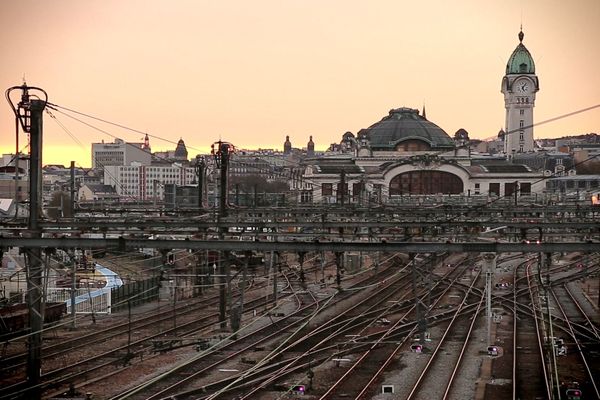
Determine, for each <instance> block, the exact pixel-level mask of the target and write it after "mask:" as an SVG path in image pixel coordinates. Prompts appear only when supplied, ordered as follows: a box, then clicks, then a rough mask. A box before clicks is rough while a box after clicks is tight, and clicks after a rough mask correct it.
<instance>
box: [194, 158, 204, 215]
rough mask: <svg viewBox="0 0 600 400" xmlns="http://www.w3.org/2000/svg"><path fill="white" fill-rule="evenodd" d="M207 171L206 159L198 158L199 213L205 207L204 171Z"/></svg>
mask: <svg viewBox="0 0 600 400" xmlns="http://www.w3.org/2000/svg"><path fill="white" fill-rule="evenodd" d="M205 169H206V163H205V162H204V157H202V156H196V177H197V178H198V211H201V210H202V206H203V205H204V201H203V200H204V197H203V194H204V171H205Z"/></svg>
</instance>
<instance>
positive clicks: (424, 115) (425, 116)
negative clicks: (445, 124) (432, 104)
mask: <svg viewBox="0 0 600 400" xmlns="http://www.w3.org/2000/svg"><path fill="white" fill-rule="evenodd" d="M423 118H425V119H427V113H426V112H425V102H423Z"/></svg>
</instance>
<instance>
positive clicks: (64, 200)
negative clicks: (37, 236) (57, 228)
mask: <svg viewBox="0 0 600 400" xmlns="http://www.w3.org/2000/svg"><path fill="white" fill-rule="evenodd" d="M46 214H47V215H48V218H50V219H59V218H71V217H72V216H73V210H71V195H70V194H69V193H68V192H62V191H57V192H54V193H52V198H51V199H50V202H49V203H48V205H47V206H46Z"/></svg>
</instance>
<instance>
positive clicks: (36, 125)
mask: <svg viewBox="0 0 600 400" xmlns="http://www.w3.org/2000/svg"><path fill="white" fill-rule="evenodd" d="M45 106H46V103H45V102H44V101H41V100H31V130H30V160H29V164H30V165H29V230H30V232H31V236H32V237H35V238H40V237H41V236H42V235H41V231H40V228H39V221H40V218H41V215H42V132H43V128H42V112H43V110H44V108H45ZM26 254H27V259H28V274H27V303H28V307H29V329H30V331H31V334H30V336H29V338H28V354H27V381H28V384H29V387H31V388H32V389H31V391H30V392H29V395H30V396H31V397H30V398H32V399H39V398H41V390H40V388H39V386H38V385H39V383H40V375H41V369H42V352H41V350H42V328H43V315H42V294H43V291H42V262H41V261H42V259H41V256H42V250H41V248H39V247H37V248H29V249H26Z"/></svg>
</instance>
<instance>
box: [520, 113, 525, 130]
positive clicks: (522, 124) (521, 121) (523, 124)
mask: <svg viewBox="0 0 600 400" xmlns="http://www.w3.org/2000/svg"><path fill="white" fill-rule="evenodd" d="M521 111H523V110H521ZM523 126H525V121H523V120H520V121H519V128H522V127H523Z"/></svg>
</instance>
